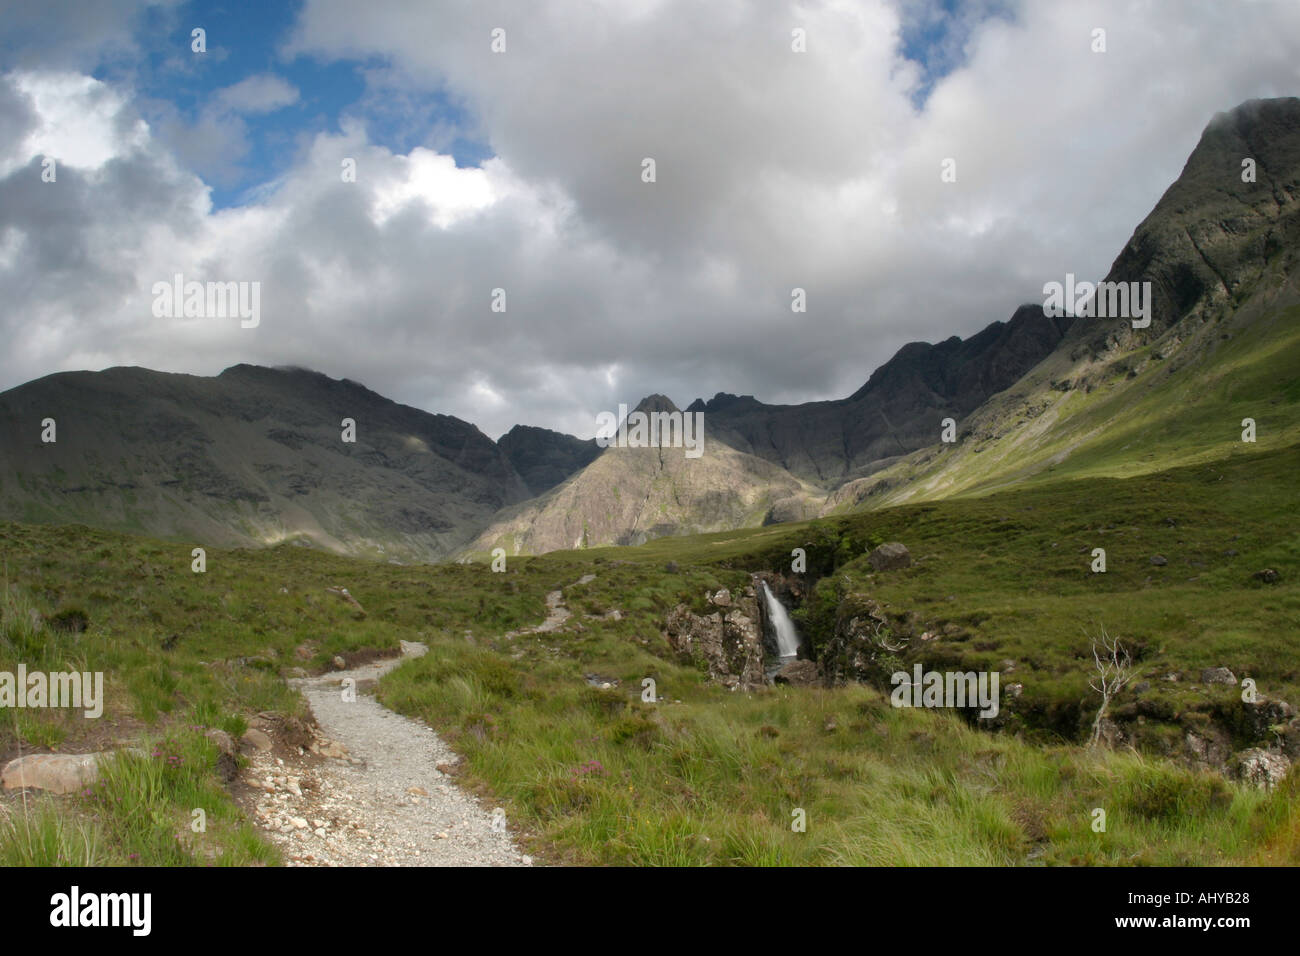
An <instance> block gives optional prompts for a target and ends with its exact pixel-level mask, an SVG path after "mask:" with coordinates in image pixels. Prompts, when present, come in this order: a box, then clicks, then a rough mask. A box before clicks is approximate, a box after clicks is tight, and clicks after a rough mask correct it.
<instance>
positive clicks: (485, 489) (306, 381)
mask: <svg viewBox="0 0 1300 956" xmlns="http://www.w3.org/2000/svg"><path fill="white" fill-rule="evenodd" d="M46 418H52V419H54V421H55V428H56V432H55V438H56V441H55V442H52V443H44V442H42V440H41V435H42V421H43V420H44V419H46ZM345 418H350V419H352V420H354V421H355V423H356V432H355V437H356V441H355V443H348V442H345V441H343V426H342V421H343V420H344V419H345ZM0 447H3V448H4V449H5V455H4V467H3V468H2V469H0V517H4V518H8V519H12V520H19V521H29V522H52V523H63V522H80V523H84V524H88V525H93V526H98V527H107V528H111V529H119V530H130V531H139V532H146V533H149V534H153V535H159V536H164V537H173V538H182V539H186V540H189V541H193V542H194V544H196V545H202V544H213V545H260V544H270V543H274V542H277V541H281V540H285V539H297V540H300V541H303V542H304V543H314V544H316V545H320V546H323V547H327V548H329V549H331V550H335V551H340V552H344V553H351V554H365V555H371V556H381V555H382V556H387V557H389V558H400V559H404V560H406V559H410V560H429V559H433V558H438V557H441V556H444V555H446V554H448V553H450V552H452V551H454V550H456V549H457V548H459V547H461V546H463V545H464V544H465V543H466V542H467V541H468V540H469V539H470V538H471V537H472V536H473V535H474V534H475V533H476V532H477V531H478V530H480V529H481V528H482V527H483V525H484V524H485V523H486V522H487V520H488V519H489V518H490V517H491V515H492V514H494V513H495V512H496V511H498V510H499V509H500V508H502V507H505V506H507V505H510V504H514V503H515V502H518V501H522V500H524V499H526V498H528V497H529V489H528V487H527V486H526V484H525V482H524V481H523V480H522V479H521V478H520V477H519V475H518V474H517V473H516V472H515V470H514V468H513V467H512V465H511V463H510V461H509V459H508V458H507V456H506V455H505V453H503V451H502V450H501V449H500V448H499V447H498V446H497V445H496V444H495V443H494V442H492V441H491V440H490V439H489V438H487V436H485V435H483V434H482V433H481V432H480V431H479V430H478V429H477V428H475V427H474V426H473V425H470V424H468V423H467V422H463V421H460V420H459V419H456V418H452V417H450V416H447V415H432V414H429V413H428V412H423V411H420V410H418V409H415V408H410V407H408V406H405V405H399V404H397V403H395V402H392V401H389V400H388V399H386V398H383V397H382V396H380V395H377V394H376V393H374V392H372V391H370V390H369V389H367V388H365V387H364V386H361V385H358V384H357V383H355V382H351V381H347V380H346V379H345V380H342V381H337V380H334V379H331V378H328V377H327V376H325V375H321V374H319V373H316V372H308V371H304V370H300V369H269V368H260V367H256V366H251V365H237V366H234V367H232V368H228V369H226V370H225V371H224V372H222V373H221V374H220V375H217V376H215V377H201V376H196V375H177V374H168V373H162V372H154V371H150V370H148V369H140V368H111V369H107V370H105V371H102V372H63V373H59V374H55V375H49V376H47V377H45V378H41V379H38V380H36V381H33V382H29V383H27V384H25V385H22V386H19V387H18V388H14V389H11V390H9V391H7V392H4V393H3V394H0Z"/></svg>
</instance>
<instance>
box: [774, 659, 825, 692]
mask: <svg viewBox="0 0 1300 956" xmlns="http://www.w3.org/2000/svg"><path fill="white" fill-rule="evenodd" d="M772 681H773V683H776V684H790V685H792V686H794V687H812V686H814V685H816V684H820V683H821V673H820V671H819V670H818V668H817V662H816V661H790V662H789V663H787V664H785V665H784V666H783V667H782V668H781V669H780V670H779V671H777V672H776V674H775V675H774V676H773V678H772Z"/></svg>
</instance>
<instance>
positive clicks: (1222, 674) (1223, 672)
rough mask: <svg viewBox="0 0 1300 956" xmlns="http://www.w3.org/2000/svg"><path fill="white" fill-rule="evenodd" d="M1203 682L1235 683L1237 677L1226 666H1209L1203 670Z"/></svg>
mask: <svg viewBox="0 0 1300 956" xmlns="http://www.w3.org/2000/svg"><path fill="white" fill-rule="evenodd" d="M1201 683H1202V684H1235V683H1237V677H1236V675H1235V674H1233V673H1232V671H1230V670H1228V669H1227V668H1226V667H1207V668H1206V669H1205V670H1203V671H1201Z"/></svg>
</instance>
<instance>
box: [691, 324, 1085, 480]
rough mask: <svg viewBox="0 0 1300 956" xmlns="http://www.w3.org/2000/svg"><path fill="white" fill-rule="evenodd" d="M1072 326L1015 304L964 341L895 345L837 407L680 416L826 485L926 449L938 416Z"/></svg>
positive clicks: (723, 398)
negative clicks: (702, 419) (698, 419)
mask: <svg viewBox="0 0 1300 956" xmlns="http://www.w3.org/2000/svg"><path fill="white" fill-rule="evenodd" d="M1072 321H1073V320H1072V319H1070V318H1067V317H1062V318H1055V319H1052V318H1047V317H1046V316H1045V315H1044V314H1043V310H1042V308H1041V307H1039V306H1023V307H1021V308H1020V309H1017V310H1016V312H1015V314H1014V315H1012V317H1011V319H1010V320H1009V321H1007V322H994V323H993V324H992V325H990V326H988V327H987V328H985V329H984V330H983V331H982V332H979V333H978V334H976V335H973V336H971V337H970V338H968V339H961V338H959V337H957V336H955V335H954V336H953V337H951V338H949V339H947V340H945V341H943V342H940V343H938V344H937V345H930V344H929V343H926V342H913V343H911V344H909V345H905V346H903V348H901V349H900V350H899V351H898V353H897V354H896V355H895V356H894V357H893V358H891V359H890V360H889V361H888V362H886V363H885V364H884V365H882V366H880V368H878V369H876V371H875V372H874V373H872V375H871V377H870V378H869V379H868V380H867V383H866V384H865V385H863V386H862V387H861V388H860V389H858V390H857V391H856V392H854V393H853V394H852V395H850V396H849V397H848V398H845V399H841V400H839V401H830V402H807V403H805V404H802V405H765V404H763V403H762V402H759V401H757V400H755V399H754V398H753V397H752V396H749V395H745V396H742V397H739V398H737V397H736V396H734V395H726V394H721V393H720V394H718V395H716V396H714V397H713V398H712V399H711V400H710V401H708V402H705V401H703V400H700V399H697V400H696V401H695V402H694V403H692V404H691V405H690V407H689V409H688V411H703V412H705V414H706V417H707V420H708V423H709V430H710V433H711V434H712V435H713V437H714V438H715V439H716V440H717V441H721V442H723V443H725V444H727V445H730V446H731V447H733V448H735V449H737V450H739V451H743V452H745V453H747V454H751V455H756V456H758V457H759V458H764V459H766V460H767V461H771V462H774V463H776V464H778V465H780V466H781V467H782V468H785V469H787V470H788V471H790V472H791V473H792V474H794V475H796V476H797V477H799V478H801V479H803V480H805V481H809V482H813V483H814V484H817V485H819V486H820V487H822V488H828V489H829V488H834V487H837V486H838V485H840V484H842V483H843V482H844V481H846V480H849V479H852V478H855V477H858V476H861V475H864V474H868V473H870V472H872V471H875V470H878V469H879V468H881V467H883V466H884V465H886V464H888V463H889V462H890V461H892V460H894V459H896V458H898V457H899V456H901V455H906V454H908V453H910V452H913V451H916V450H917V449H919V448H923V447H925V446H926V445H930V444H932V443H933V442H934V441H935V440H936V439H937V438H938V437H939V431H940V427H941V426H940V422H941V421H942V420H943V419H944V418H948V417H952V418H954V419H957V420H960V419H962V418H964V417H965V416H966V415H968V414H969V413H970V412H971V411H973V410H974V409H975V408H976V407H978V406H979V405H980V404H981V403H982V402H983V401H984V400H985V399H987V398H988V397H989V396H991V395H993V394H995V393H997V392H1000V391H1002V390H1003V389H1005V388H1007V387H1009V386H1010V385H1012V384H1014V383H1015V382H1016V381H1017V380H1018V379H1019V378H1020V377H1021V376H1022V375H1024V374H1025V373H1026V372H1027V371H1029V369H1031V368H1033V367H1034V366H1035V365H1037V364H1038V362H1039V361H1041V360H1042V359H1043V358H1045V357H1046V356H1047V355H1048V354H1049V353H1051V351H1052V350H1053V349H1054V348H1056V346H1057V345H1058V344H1059V343H1060V342H1061V339H1062V337H1063V336H1064V334H1065V332H1066V331H1067V330H1068V329H1069V328H1070V325H1071V323H1072Z"/></svg>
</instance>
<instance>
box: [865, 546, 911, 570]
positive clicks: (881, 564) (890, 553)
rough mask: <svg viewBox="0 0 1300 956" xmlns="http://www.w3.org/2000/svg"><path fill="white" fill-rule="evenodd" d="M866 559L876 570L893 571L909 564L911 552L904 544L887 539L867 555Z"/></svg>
mask: <svg viewBox="0 0 1300 956" xmlns="http://www.w3.org/2000/svg"><path fill="white" fill-rule="evenodd" d="M867 561H868V563H870V565H871V567H872V568H873V569H874V570H876V571H894V570H896V569H898V568H906V567H910V566H911V564H912V552H911V551H908V550H907V545H905V544H900V543H899V542H897V541H888V542H886V543H885V544H882V545H881V546H880V547H878V548H876V550H874V551H872V552H871V554H869V555H867Z"/></svg>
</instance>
